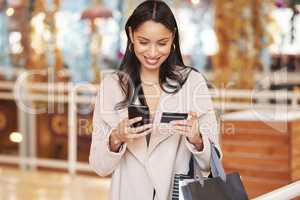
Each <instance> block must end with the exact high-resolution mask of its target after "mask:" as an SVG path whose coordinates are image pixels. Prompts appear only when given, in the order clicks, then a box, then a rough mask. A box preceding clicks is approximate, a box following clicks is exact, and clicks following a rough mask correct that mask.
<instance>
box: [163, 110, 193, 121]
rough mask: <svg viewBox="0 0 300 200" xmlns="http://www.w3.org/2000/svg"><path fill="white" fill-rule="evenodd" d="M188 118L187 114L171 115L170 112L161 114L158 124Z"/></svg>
mask: <svg viewBox="0 0 300 200" xmlns="http://www.w3.org/2000/svg"><path fill="white" fill-rule="evenodd" d="M187 118H188V113H172V112H163V113H162V117H161V120H160V122H161V123H170V122H171V121H174V120H186V119H187Z"/></svg>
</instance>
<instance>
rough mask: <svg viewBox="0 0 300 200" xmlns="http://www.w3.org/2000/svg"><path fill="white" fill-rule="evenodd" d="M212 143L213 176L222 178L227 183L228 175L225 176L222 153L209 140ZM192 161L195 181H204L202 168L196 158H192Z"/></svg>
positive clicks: (211, 163)
mask: <svg viewBox="0 0 300 200" xmlns="http://www.w3.org/2000/svg"><path fill="white" fill-rule="evenodd" d="M209 142H210V147H211V148H210V149H211V159H210V170H211V174H212V177H213V178H215V177H220V178H221V179H222V180H223V181H224V182H226V174H225V170H224V167H223V165H222V162H221V160H220V156H219V155H220V153H219V151H218V149H217V147H216V145H215V144H214V143H213V142H212V141H211V140H210V139H209ZM191 159H192V161H193V165H192V167H193V168H192V169H191V170H192V173H193V177H194V179H197V180H200V181H203V180H204V177H203V175H202V173H201V169H200V166H199V164H198V162H197V160H196V158H195V157H194V156H192V158H191Z"/></svg>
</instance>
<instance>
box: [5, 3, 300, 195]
mask: <svg viewBox="0 0 300 200" xmlns="http://www.w3.org/2000/svg"><path fill="white" fill-rule="evenodd" d="M164 1H165V2H166V3H167V4H168V5H169V6H170V8H171V9H172V11H173V13H174V15H175V18H176V20H177V23H178V26H179V32H180V45H181V51H182V54H183V59H184V62H185V64H186V65H188V66H193V67H195V68H196V69H197V70H199V71H200V72H201V73H202V74H203V75H204V76H205V77H206V79H207V81H208V82H209V83H210V86H211V87H210V92H211V96H212V100H213V105H214V109H215V112H216V116H217V119H218V125H219V127H220V144H221V148H222V152H223V157H222V163H223V165H224V168H225V171H226V173H230V172H239V174H240V176H241V179H242V181H243V185H244V187H245V189H246V191H247V194H248V196H249V198H250V199H258V200H259V199H261V200H262V199H272V200H275V199H276V200H277V199H278V200H279V199H296V198H300V0H263V1H262V0H164ZM141 2H142V0H76V1H74V0H0V200H52V199H61V200H69V199H70V200H79V199H80V200H81V199H89V200H94V199H95V200H96V199H97V200H105V199H107V198H108V192H109V188H110V181H111V177H110V176H108V177H99V176H98V175H96V173H95V172H93V170H92V169H91V168H90V166H89V151H90V144H91V133H92V130H93V127H92V117H93V106H94V102H95V97H96V94H97V90H98V88H99V84H100V83H101V80H102V79H103V77H104V76H105V75H106V74H108V73H111V72H114V71H115V70H117V69H118V68H119V65H120V62H121V60H122V58H123V55H124V52H125V49H126V44H127V38H126V33H125V31H124V25H125V23H126V20H127V19H128V17H129V15H130V14H131V13H132V11H133V9H134V8H135V7H136V6H137V5H138V4H140V3H141ZM112 92H113V91H112Z"/></svg>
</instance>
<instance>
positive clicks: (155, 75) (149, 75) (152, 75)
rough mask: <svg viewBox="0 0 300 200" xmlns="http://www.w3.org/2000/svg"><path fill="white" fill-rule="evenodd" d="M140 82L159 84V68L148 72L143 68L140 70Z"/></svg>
mask: <svg viewBox="0 0 300 200" xmlns="http://www.w3.org/2000/svg"><path fill="white" fill-rule="evenodd" d="M141 81H142V82H146V83H158V82H159V68H158V69H155V70H148V69H147V68H145V67H142V68H141Z"/></svg>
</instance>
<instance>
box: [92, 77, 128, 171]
mask: <svg viewBox="0 0 300 200" xmlns="http://www.w3.org/2000/svg"><path fill="white" fill-rule="evenodd" d="M115 83H116V81H115V80H113V79H112V78H111V77H107V78H105V79H104V80H103V81H102V82H101V84H100V88H99V91H98V94H97V97H96V102H95V107H94V114H93V132H92V143H91V148H90V155H89V163H90V166H91V168H92V169H93V170H94V171H95V172H96V173H97V174H98V175H100V176H107V175H109V174H111V173H112V172H113V171H114V170H115V169H116V167H117V166H118V164H119V162H120V160H121V158H122V156H123V154H124V153H125V151H126V144H124V145H123V146H122V147H121V148H120V150H119V152H117V153H115V152H112V151H110V149H109V136H110V134H111V131H112V128H114V127H112V126H116V125H117V124H116V122H115V120H116V119H118V116H117V113H116V111H115V110H114V102H115V101H114V98H113V95H112V90H114V89H116V88H113V87H114V86H115V85H116V84H115Z"/></svg>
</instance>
